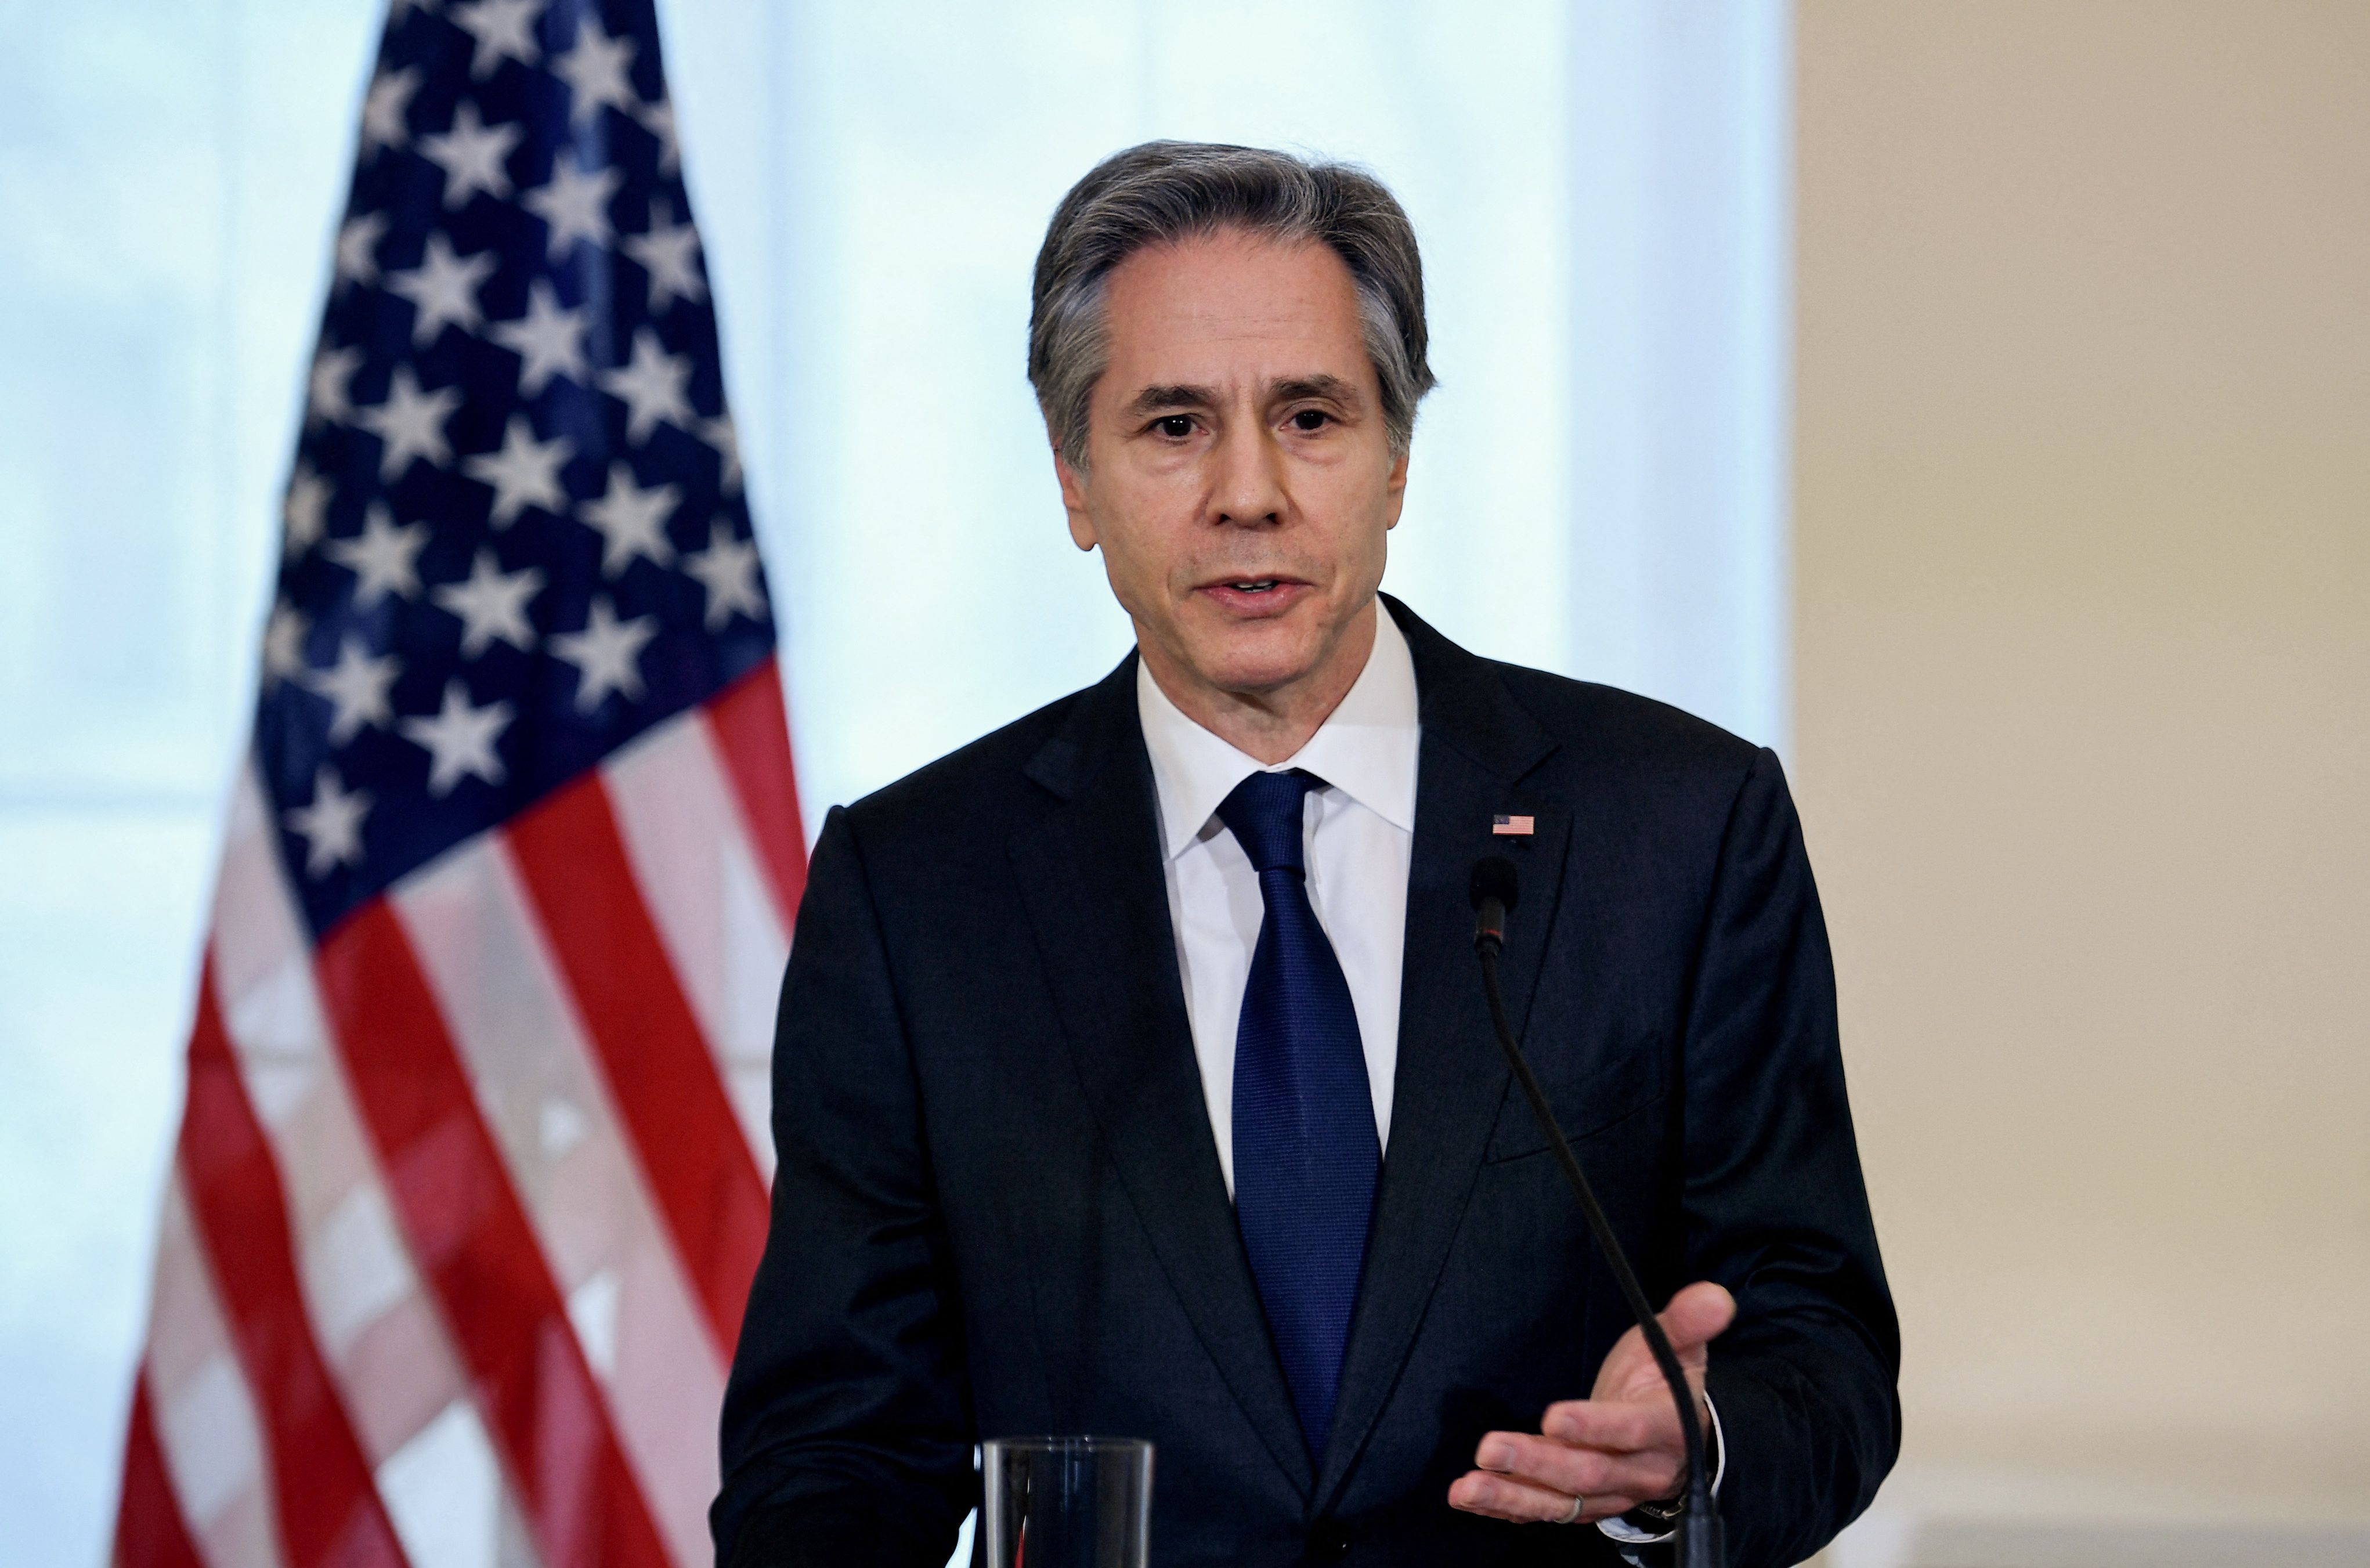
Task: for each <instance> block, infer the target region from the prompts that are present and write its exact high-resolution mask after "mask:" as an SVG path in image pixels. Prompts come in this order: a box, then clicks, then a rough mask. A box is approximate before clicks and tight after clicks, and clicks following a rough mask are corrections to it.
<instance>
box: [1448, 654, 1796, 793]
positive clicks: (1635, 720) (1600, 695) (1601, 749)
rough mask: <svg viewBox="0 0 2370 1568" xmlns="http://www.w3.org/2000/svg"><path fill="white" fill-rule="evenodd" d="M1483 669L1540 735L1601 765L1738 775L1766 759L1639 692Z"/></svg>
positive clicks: (1505, 666) (1514, 669)
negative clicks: (1756, 760) (1535, 724)
mask: <svg viewBox="0 0 2370 1568" xmlns="http://www.w3.org/2000/svg"><path fill="white" fill-rule="evenodd" d="M1483 662H1484V663H1487V664H1488V665H1489V667H1490V672H1491V673H1492V674H1495V675H1496V676H1497V677H1498V679H1499V681H1500V682H1501V684H1502V685H1503V686H1505V688H1506V693H1507V695H1508V696H1509V697H1512V698H1513V699H1514V701H1515V703H1516V704H1517V705H1519V706H1520V707H1521V708H1522V709H1523V710H1524V712H1526V713H1528V714H1529V715H1530V716H1531V717H1532V718H1533V719H1535V720H1536V721H1538V724H1539V727H1540V728H1541V729H1542V730H1545V731H1546V732H1547V733H1548V734H1549V735H1551V736H1553V737H1554V738H1555V740H1556V741H1557V742H1558V743H1559V744H1560V745H1561V746H1563V747H1565V748H1569V749H1570V750H1572V751H1575V752H1577V753H1579V754H1580V755H1582V756H1584V757H1587V758H1590V759H1592V760H1593V761H1594V762H1596V763H1597V764H1600V765H1604V766H1622V767H1636V766H1639V765H1641V764H1644V765H1655V766H1659V767H1704V768H1708V769H1711V770H1713V771H1715V772H1734V771H1737V770H1741V769H1743V768H1745V767H1751V766H1752V763H1753V760H1754V757H1755V756H1757V755H1760V752H1761V748H1760V747H1759V746H1758V745H1756V744H1754V743H1753V742H1751V741H1748V740H1746V739H1744V737H1743V736H1742V735H1738V734H1734V733H1732V732H1730V731H1727V730H1723V729H1721V728H1720V726H1719V725H1717V724H1715V723H1713V722H1712V721H1709V720H1708V719H1701V718H1698V717H1697V716H1696V715H1695V714H1693V713H1690V712H1688V711H1687V710H1686V709H1684V708H1677V707H1674V706H1673V705H1672V704H1670V703H1667V702H1662V701H1659V700H1657V699H1655V698H1651V697H1643V696H1640V695H1639V694H1638V693H1637V692H1634V691H1625V690H1624V689H1622V688H1621V687H1619V686H1605V685H1603V684H1601V683H1599V682H1596V681H1583V680H1575V679H1573V678H1572V677H1570V676H1569V675H1559V674H1553V673H1551V672H1549V671H1547V670H1535V669H1532V668H1530V667H1529V666H1528V665H1524V664H1509V663H1501V662H1499V661H1497V660H1494V659H1491V660H1485V661H1483Z"/></svg>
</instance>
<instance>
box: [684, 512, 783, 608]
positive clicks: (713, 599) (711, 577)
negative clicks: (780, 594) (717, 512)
mask: <svg viewBox="0 0 2370 1568" xmlns="http://www.w3.org/2000/svg"><path fill="white" fill-rule="evenodd" d="M683 569H684V570H685V571H687V572H689V573H691V575H692V576H694V577H696V578H697V579H699V585H700V586H701V587H703V588H705V589H707V590H708V615H707V624H708V629H709V630H710V631H719V630H721V629H722V628H724V626H725V625H726V623H728V622H730V621H731V619H732V616H733V612H734V611H736V610H737V611H739V612H740V613H741V614H742V615H745V616H747V617H749V618H750V619H752V620H760V619H763V618H764V617H765V595H764V594H760V593H759V592H758V591H757V542H756V541H755V540H754V539H736V538H734V537H733V536H731V534H730V533H729V532H727V531H726V530H725V529H724V528H723V527H722V526H721V525H718V524H715V523H710V524H709V525H708V548H706V549H704V550H696V551H694V552H693V553H692V554H690V555H687V556H685V557H684V558H683Z"/></svg>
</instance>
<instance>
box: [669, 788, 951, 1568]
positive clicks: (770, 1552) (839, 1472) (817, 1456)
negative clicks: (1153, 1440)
mask: <svg viewBox="0 0 2370 1568" xmlns="http://www.w3.org/2000/svg"><path fill="white" fill-rule="evenodd" d="M773 1119H774V1144H775V1149H776V1153H777V1169H776V1171H775V1176H774V1193H773V1221H772V1227H771V1229H770V1230H769V1232H768V1234H767V1237H766V1242H765V1258H764V1261H763V1262H761V1263H760V1264H759V1265H758V1269H757V1278H756V1283H755V1285H754V1287H753V1288H752V1290H751V1292H750V1297H749V1307H748V1312H747V1315H746V1317H745V1318H744V1319H743V1320H742V1327H741V1341H740V1347H739V1350H738V1351H737V1353H736V1354H735V1355H734V1356H733V1361H732V1375H731V1381H730V1384H729V1386H728V1388H727V1389H726V1393H725V1401H724V1421H723V1455H722V1458H723V1476H724V1483H723V1490H722V1493H721V1494H720V1495H719V1497H718V1498H717V1501H716V1505H715V1507H714V1509H713V1510H712V1511H711V1514H710V1523H711V1526H712V1528H713V1530H714V1533H715V1537H716V1547H717V1561H718V1562H719V1564H722V1565H724V1568H810V1565H811V1568H853V1565H857V1564H861V1565H865V1568H873V1565H879V1568H892V1565H896V1568H908V1565H910V1568H940V1565H941V1564H943V1563H944V1562H946V1560H947V1556H948V1554H949V1552H950V1551H953V1549H954V1542H955V1534H956V1530H957V1528H958V1527H959V1526H960V1524H961V1520H962V1517H963V1516H964V1515H965V1514H966V1513H967V1512H968V1511H969V1510H970V1509H971V1507H972V1503H973V1501H974V1498H975V1493H976V1492H977V1482H976V1480H975V1478H974V1476H973V1473H972V1460H971V1450H972V1418H971V1412H970V1409H969V1402H968V1398H967V1393H966V1389H967V1387H968V1385H967V1382H966V1379H965V1376H964V1369H963V1364H962V1341H961V1309H960V1304H959V1303H958V1301H957V1299H956V1295H955V1286H954V1279H953V1271H952V1268H951V1266H950V1264H949V1258H948V1252H947V1246H946V1238H945V1227H944V1224H943V1222H942V1219H941V1216H940V1213H939V1209H938V1201H937V1197H936V1193H935V1190H934V1185H933V1181H932V1177H931V1172H930V1169H929V1161H928V1151H927V1148H926V1143H925V1140H924V1136H923V1130H922V1120H921V1106H920V1094H919V1090H918V1088H917V1086H916V1082H915V1073H914V1066H913V1062H912V1058H911V1055H910V1052H909V1048H908V1044H907V1041H906V1036H905V1032H904V1028H903V1023H902V1021H901V1020H900V1017H899V1014H898V1009H897V1002H896V997H895V993H894V991H893V989H892V984H891V979H890V967H889V963H888V961H887V956H886V953H885V951H884V946H883V940H882V937H881V932H880V922H879V919H878V917H877V915H876V912H875V909H874V906H873V903H872V898H871V894H870V891H869V887H868V885H867V882H866V874H865V869H864V864H863V858H862V854H861V852H860V850H859V848H858V846H857V838H856V835H855V832H854V829H853V827H852V826H851V824H850V820H849V817H848V814H847V813H846V812H845V811H842V810H837V809H834V811H833V812H832V813H831V814H830V815H829V817H828V818H826V820H825V821H824V824H823V836H822V838H821V840H820V841H819V842H818V843H817V845H816V846H815V854H814V860H813V865H812V867H811V870H810V873H809V877H808V882H807V888H806V894H805V897H804V899H803V901H802V902H801V904H800V908H799V918H798V927H797V933H796V938H795V940H794V942H793V945H792V949H791V955H790V963H789V970H788V974H787V976H786V977H785V979H784V982H783V986H782V999H781V1012H780V1017H779V1020H778V1022H777V1028H776V1033H775V1042H774V1110H773Z"/></svg>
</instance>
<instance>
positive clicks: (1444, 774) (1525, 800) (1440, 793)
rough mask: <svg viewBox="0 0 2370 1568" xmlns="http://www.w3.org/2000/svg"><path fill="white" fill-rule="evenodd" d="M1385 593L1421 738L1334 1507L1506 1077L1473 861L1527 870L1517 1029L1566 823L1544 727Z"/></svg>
mask: <svg viewBox="0 0 2370 1568" xmlns="http://www.w3.org/2000/svg"><path fill="white" fill-rule="evenodd" d="M1386 603H1388V605H1389V607H1390V610H1391V612H1392V614H1393V616H1394V617H1395V618H1396V619H1397V620H1398V624H1399V626H1400V628H1401V629H1402V630H1404V631H1405V632H1406V634H1407V639H1408V645H1409V651H1410V653H1412V655H1413V656H1414V659H1415V666H1416V685H1417V692H1418V699H1419V702H1420V705H1421V721H1422V726H1423V739H1422V743H1421V754H1420V755H1421V760H1420V764H1419V768H1418V773H1417V783H1416V816H1415V845H1414V852H1413V855H1412V857H1411V859H1410V864H1409V876H1408V912H1407V945H1406V949H1405V954H1404V958H1403V961H1402V966H1401V972H1400V973H1401V980H1400V988H1399V1038H1398V1075H1397V1078H1396V1080H1395V1085H1394V1089H1393V1095H1392V1110H1391V1133H1390V1142H1389V1146H1388V1147H1387V1149H1386V1153H1385V1156H1384V1160H1383V1179H1382V1186H1381V1188H1380V1190H1379V1192H1378V1193H1377V1194H1376V1197H1375V1221H1374V1229H1373V1232H1372V1235H1373V1240H1372V1242H1371V1243H1370V1244H1369V1250H1368V1251H1367V1254H1366V1268H1365V1275H1364V1279H1363V1282H1362V1284H1361V1286H1360V1288H1359V1293H1358V1307H1357V1312H1356V1316H1355V1317H1354V1319H1353V1320H1352V1323H1351V1327H1350V1340H1349V1344H1348V1347H1347V1350H1346V1352H1345V1355H1344V1358H1343V1365H1342V1369H1341V1388H1340V1396H1339V1398H1338V1401H1337V1402H1336V1404H1335V1406H1334V1415H1333V1436H1332V1441H1331V1442H1330V1443H1329V1445H1328V1447H1327V1451H1326V1455H1325V1463H1324V1469H1323V1471H1322V1473H1321V1474H1320V1475H1319V1476H1318V1478H1317V1498H1318V1500H1319V1504H1320V1505H1329V1504H1330V1502H1331V1500H1332V1497H1333V1495H1334V1493H1336V1492H1337V1491H1338V1490H1339V1488H1340V1485H1341V1482H1343V1480H1344V1479H1345V1478H1346V1476H1347V1475H1348V1474H1349V1471H1350V1470H1351V1468H1352V1465H1353V1464H1354V1463H1355V1461H1356V1459H1357V1456H1358V1453H1359V1450H1360V1449H1361V1448H1362V1447H1363V1445H1364V1443H1365V1440H1366V1438H1367V1437H1368V1436H1369V1435H1371V1433H1372V1431H1373V1429H1374V1426H1375V1423H1376V1421H1377V1420H1378V1419H1379V1418H1380V1416H1381V1414H1382V1411H1383V1408H1384V1406H1385V1404H1386V1402H1387V1401H1388V1399H1389V1395H1390V1390H1391V1388H1392V1386H1393V1384H1394V1383H1396V1382H1397V1380H1398V1373H1399V1369H1400V1367H1402V1366H1404V1365H1405V1364H1406V1362H1407V1358H1408V1355H1409V1352H1410V1351H1411V1350H1412V1349H1413V1347H1414V1343H1415V1337H1416V1331H1417V1329H1418V1328H1419V1327H1420V1326H1421V1322H1422V1319H1423V1313H1424V1309H1425V1307H1426V1305H1427V1304H1428V1303H1429V1302H1430V1300H1431V1297H1432V1287H1433V1286H1434V1285H1435V1284H1436V1283H1437V1282H1438V1280H1439V1278H1440V1272H1441V1268H1442V1266H1443V1264H1444V1262H1446V1261H1447V1257H1448V1249H1449V1244H1450V1242H1451V1241H1452V1240H1453V1239H1455V1233H1456V1229H1457V1227H1458V1225H1459V1224H1460V1223H1461V1222H1462V1220H1463V1217H1464V1211H1465V1204H1466V1200H1467V1196H1468V1195H1469V1194H1470V1193H1471V1191H1472V1187H1473V1182H1474V1179H1475V1177H1476V1176H1477V1174H1478V1172H1479V1170H1480V1166H1481V1159H1482V1156H1483V1154H1484V1152H1485V1151H1486V1150H1487V1148H1488V1147H1489V1142H1490V1130H1491V1129H1492V1127H1494V1126H1495V1125H1496V1124H1497V1119H1498V1114H1499V1109H1500V1106H1501V1103H1502V1101H1504V1099H1505V1095H1506V1090H1507V1086H1508V1083H1509V1080H1510V1077H1511V1075H1510V1074H1509V1072H1508V1071H1507V1068H1506V1064H1505V1057H1504V1055H1502V1054H1501V1052H1500V1050H1499V1048H1498V1044H1497V1042H1496V1040H1495V1038H1494V1036H1493V1035H1492V1034H1491V1032H1490V1017H1489V1009H1488V1005H1487V1003H1486V1001H1485V999H1484V997H1483V995H1482V989H1481V975H1480V968H1479V965H1478V963H1477V962H1476V961H1475V960H1474V958H1473V956H1472V945H1473V910H1472V905H1471V903H1470V902H1469V899H1468V896H1467V888H1468V886H1469V882H1470V879H1471V874H1472V869H1473V864H1474V862H1475V861H1476V860H1478V859H1481V858H1482V857H1483V856H1485V855H1491V854H1500V855H1504V856H1506V857H1507V859H1511V860H1513V862H1514V865H1515V868H1516V871H1517V874H1518V875H1519V876H1520V878H1521V902H1520V905H1519V906H1518V913H1517V915H1516V917H1515V924H1514V927H1513V937H1512V940H1509V941H1508V943H1507V945H1506V950H1505V953H1504V956H1503V957H1502V959H1501V961H1500V966H1499V971H1500V979H1501V984H1502V985H1503V986H1504V989H1505V994H1506V1009H1507V1013H1508V1016H1509V1019H1510V1020H1511V1021H1512V1022H1513V1026H1514V1031H1515V1036H1516V1038H1517V1039H1519V1038H1521V1035H1522V1031H1523V1027H1524V1020H1525V1019H1526V1018H1527V1016H1528V1012H1529V1007H1530V998H1531V993H1532V989H1533V987H1534V986H1535V985H1536V981H1537V979H1538V973H1539V958H1540V954H1541V953H1542V952H1544V951H1546V948H1547V940H1548V935H1549V932H1550V930H1551V929H1552V928H1553V925H1554V921H1555V916H1556V905H1557V901H1558V892H1559V885H1560V883H1561V882H1562V873H1563V861H1564V854H1565V850H1566V847H1567V845H1568V842H1569V839H1570V826H1571V823H1570V814H1569V813H1567V812H1566V811H1564V810H1563V809H1562V808H1561V807H1560V806H1558V805H1554V804H1552V803H1549V802H1547V801H1540V800H1536V799H1533V798H1531V797H1530V796H1528V795H1526V794H1525V793H1524V790H1523V788H1522V780H1523V778H1524V776H1525V775H1527V774H1528V773H1529V772H1530V771H1531V770H1532V769H1533V768H1535V767H1536V766H1537V765H1538V764H1539V762H1540V761H1542V760H1543V759H1544V758H1545V757H1546V756H1547V754H1548V753H1549V752H1550V751H1552V750H1553V749H1554V743H1553V741H1552V739H1551V738H1550V737H1549V736H1548V735H1547V733H1546V732H1544V731H1543V730H1541V729H1540V727H1539V725H1538V723H1537V721H1535V720H1534V719H1532V718H1531V716H1530V715H1529V714H1528V713H1526V712H1524V710H1523V709H1522V708H1521V707H1520V706H1518V705H1517V704H1516V703H1515V702H1514V701H1513V698H1511V697H1509V696H1508V695H1507V693H1506V690H1505V687H1504V686H1503V684H1502V683H1501V681H1500V680H1499V679H1498V678H1497V676H1496V674H1494V673H1493V672H1491V670H1490V667H1489V665H1488V664H1487V663H1485V662H1484V661H1482V660H1479V659H1477V658H1475V657H1474V656H1473V655H1471V654H1469V653H1467V652H1465V651H1463V650H1462V649H1459V648H1457V647H1456V646H1455V644H1453V643H1451V642H1449V641H1448V640H1446V639H1445V638H1444V637H1442V636H1441V635H1440V634H1439V633H1438V632H1435V631H1433V630H1432V628H1430V627H1428V626H1425V625H1424V624H1423V623H1422V622H1421V620H1419V619H1417V618H1416V617H1414V616H1413V615H1412V614H1410V613H1409V611H1408V610H1407V609H1406V607H1405V606H1404V605H1399V604H1398V603H1397V601H1386ZM1497 813H1510V814H1524V815H1528V816H1530V817H1531V818H1532V819H1533V831H1532V832H1531V834H1530V835H1529V836H1528V837H1527V838H1509V837H1501V836H1495V835H1493V834H1492V832H1491V828H1490V819H1491V817H1492V816H1493V815H1495V814H1497ZM1254 1306H1256V1303H1255V1302H1254Z"/></svg>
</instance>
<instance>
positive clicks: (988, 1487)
mask: <svg viewBox="0 0 2370 1568" xmlns="http://www.w3.org/2000/svg"><path fill="white" fill-rule="evenodd" d="M982 1447H983V1448H984V1454H983V1455H982V1459H981V1466H982V1473H981V1476H980V1480H981V1482H983V1485H984V1491H985V1493H986V1498H985V1502H984V1505H983V1506H982V1507H981V1509H980V1534H981V1536H982V1537H983V1538H984V1540H985V1541H986V1558H987V1562H988V1568H1145V1564H1146V1562H1147V1561H1148V1559H1149V1557H1150V1554H1151V1551H1152V1445H1151V1444H1149V1443H1147V1442H1145V1441H1144V1440H1143V1439H1142V1438H1140V1437H993V1438H990V1439H989V1440H988V1441H987V1442H986V1443H985V1444H984V1445H982Z"/></svg>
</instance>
